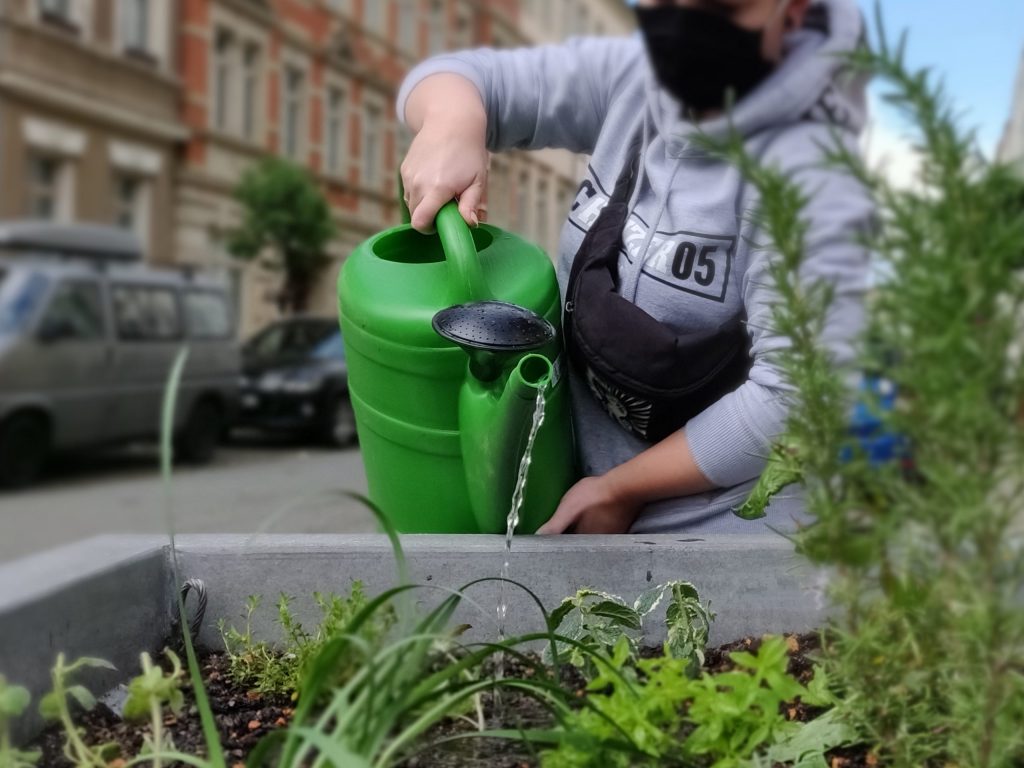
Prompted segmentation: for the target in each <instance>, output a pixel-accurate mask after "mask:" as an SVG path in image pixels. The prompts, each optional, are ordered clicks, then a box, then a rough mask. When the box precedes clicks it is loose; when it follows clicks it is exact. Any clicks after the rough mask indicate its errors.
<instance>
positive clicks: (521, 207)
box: [516, 171, 530, 233]
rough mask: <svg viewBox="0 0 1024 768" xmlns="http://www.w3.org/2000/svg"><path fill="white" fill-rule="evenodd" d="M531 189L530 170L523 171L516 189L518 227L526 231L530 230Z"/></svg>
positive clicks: (519, 229)
mask: <svg viewBox="0 0 1024 768" xmlns="http://www.w3.org/2000/svg"><path fill="white" fill-rule="evenodd" d="M529 191H530V172H529V171H522V172H521V173H520V174H519V186H518V188H517V189H516V229H517V230H518V231H520V232H523V233H526V232H529V231H530V228H529V220H530V211H529V209H528V207H527V205H528V201H529Z"/></svg>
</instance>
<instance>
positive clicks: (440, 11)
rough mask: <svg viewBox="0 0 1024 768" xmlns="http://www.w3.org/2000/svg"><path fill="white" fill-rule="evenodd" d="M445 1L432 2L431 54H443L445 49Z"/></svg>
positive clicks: (436, 0) (431, 0)
mask: <svg viewBox="0 0 1024 768" xmlns="http://www.w3.org/2000/svg"><path fill="white" fill-rule="evenodd" d="M445 11H446V8H445V3H444V0H430V42H429V46H430V53H432V54H433V53H441V51H443V50H444V49H445V30H446V27H447V24H446V22H447V18H446V16H447V14H446V13H445Z"/></svg>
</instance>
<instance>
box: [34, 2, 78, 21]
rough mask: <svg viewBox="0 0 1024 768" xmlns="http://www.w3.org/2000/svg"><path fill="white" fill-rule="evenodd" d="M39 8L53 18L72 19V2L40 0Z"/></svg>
mask: <svg viewBox="0 0 1024 768" xmlns="http://www.w3.org/2000/svg"><path fill="white" fill-rule="evenodd" d="M39 7H40V8H41V9H42V11H43V13H48V14H50V15H51V16H63V17H64V18H65V19H70V18H71V0H39Z"/></svg>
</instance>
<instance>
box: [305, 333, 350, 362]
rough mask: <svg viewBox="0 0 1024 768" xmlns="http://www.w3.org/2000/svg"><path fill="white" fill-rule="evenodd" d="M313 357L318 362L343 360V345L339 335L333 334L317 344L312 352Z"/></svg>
mask: <svg viewBox="0 0 1024 768" xmlns="http://www.w3.org/2000/svg"><path fill="white" fill-rule="evenodd" d="M313 357H315V358H317V359H318V360H344V359H345V343H344V342H343V341H342V340H341V334H340V333H338V332H335V333H334V335H333V336H331V337H330V338H329V339H324V340H323V341H321V342H320V343H319V344H317V346H316V349H314V350H313Z"/></svg>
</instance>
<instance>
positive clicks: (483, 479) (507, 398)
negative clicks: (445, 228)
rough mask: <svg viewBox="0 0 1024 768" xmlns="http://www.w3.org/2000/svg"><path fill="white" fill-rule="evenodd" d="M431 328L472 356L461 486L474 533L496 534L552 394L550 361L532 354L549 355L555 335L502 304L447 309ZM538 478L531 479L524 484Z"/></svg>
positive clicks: (463, 416) (462, 405)
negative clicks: (541, 406) (539, 416)
mask: <svg viewBox="0 0 1024 768" xmlns="http://www.w3.org/2000/svg"><path fill="white" fill-rule="evenodd" d="M433 324H434V330H435V331H437V333H438V334H439V335H441V336H442V337H443V338H445V339H448V340H449V341H451V342H453V343H455V344H457V345H458V346H460V347H461V348H462V349H463V351H465V352H466V354H467V355H469V368H468V373H469V375H468V376H467V377H466V381H465V383H464V384H463V387H462V391H461V393H460V395H459V434H460V440H461V443H462V455H463V458H464V466H465V472H466V486H467V489H468V491H469V499H470V506H471V507H472V510H473V516H474V518H475V519H476V522H477V526H478V528H479V530H480V531H481V532H482V533H501V532H503V531H504V530H505V527H506V520H507V518H508V514H509V511H510V509H511V505H512V495H513V491H514V490H515V486H516V481H517V479H518V476H519V468H520V462H521V461H522V457H523V453H524V451H525V450H526V447H527V443H528V442H529V436H530V431H531V427H532V426H533V422H534V418H535V415H536V414H537V411H538V397H539V396H540V394H541V393H543V395H544V410H543V411H541V413H542V414H543V413H545V412H546V411H548V408H547V405H548V404H549V402H550V401H551V398H552V396H553V393H554V392H555V389H556V388H555V384H556V383H557V382H555V381H554V379H555V378H557V377H556V376H555V371H554V366H553V364H552V362H551V360H550V359H549V358H548V357H545V356H544V355H543V354H534V353H535V352H537V351H540V350H542V349H545V348H550V346H551V345H552V344H553V343H554V342H555V329H554V327H552V325H551V324H550V323H549V322H548V321H546V320H545V319H544V318H542V317H540V316H539V315H537V314H536V313H534V312H531V311H530V310H528V309H524V308H523V307H520V306H517V305H515V304H508V303H504V302H499V301H481V302H476V303H473V304H463V305H459V306H455V307H450V308H448V309H446V310H442V311H441V312H438V313H437V315H435V317H434V321H433ZM562 400H564V396H563V397H562ZM542 442H544V440H543V439H542ZM562 449H563V450H570V446H568V445H564V444H563V446H562ZM548 463H549V464H551V463H557V462H551V461H550V460H549V462H548ZM547 472H548V473H549V474H550V471H549V470H548V471H547ZM542 474H543V473H542ZM537 476H538V475H537V474H536V473H532V474H531V475H530V476H529V479H530V480H531V481H532V480H533V479H534V478H535V477H537ZM536 484H537V483H535V485H536ZM550 495H551V493H550V492H549V493H548V496H550ZM548 501H549V502H550V501H551V500H548ZM553 501H554V503H557V501H558V499H557V498H556V499H554V500H553ZM544 506H545V507H547V506H550V503H548V504H545V505H544ZM531 511H532V510H531ZM548 511H553V510H548ZM534 522H536V521H534V520H533V519H532V518H530V522H529V523H528V524H527V525H526V526H525V527H533V528H536V525H533V523H534ZM540 522H543V520H542V521H540Z"/></svg>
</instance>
